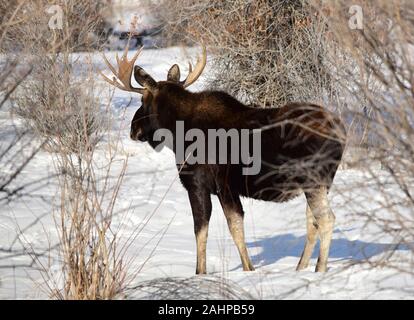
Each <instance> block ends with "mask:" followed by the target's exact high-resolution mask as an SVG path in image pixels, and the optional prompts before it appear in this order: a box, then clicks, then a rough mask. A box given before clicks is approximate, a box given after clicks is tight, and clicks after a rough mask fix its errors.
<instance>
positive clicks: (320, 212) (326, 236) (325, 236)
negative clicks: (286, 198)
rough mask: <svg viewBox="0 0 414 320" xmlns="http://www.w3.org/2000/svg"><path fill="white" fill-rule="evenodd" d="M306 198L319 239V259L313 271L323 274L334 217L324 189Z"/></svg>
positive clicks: (325, 268) (309, 194) (311, 193)
mask: <svg viewBox="0 0 414 320" xmlns="http://www.w3.org/2000/svg"><path fill="white" fill-rule="evenodd" d="M306 198H307V200H308V204H309V206H310V208H311V211H312V213H313V216H314V218H315V220H316V225H317V230H318V235H319V238H320V251H319V258H318V262H317V264H316V269H315V271H316V272H325V271H326V270H327V264H328V256H329V247H330V245H331V240H332V232H333V227H334V223H335V215H334V213H333V212H332V210H331V207H330V205H329V201H328V192H327V188H326V187H321V188H319V189H318V190H315V191H312V192H309V193H307V194H306Z"/></svg>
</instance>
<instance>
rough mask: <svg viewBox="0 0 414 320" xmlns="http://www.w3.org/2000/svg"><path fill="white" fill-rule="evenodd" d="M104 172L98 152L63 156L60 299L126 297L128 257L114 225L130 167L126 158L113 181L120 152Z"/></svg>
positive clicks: (59, 221)
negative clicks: (126, 257)
mask: <svg viewBox="0 0 414 320" xmlns="http://www.w3.org/2000/svg"><path fill="white" fill-rule="evenodd" d="M110 148H111V147H110V146H108V149H107V150H106V152H108V153H109V154H110V157H109V161H108V162H107V163H105V164H103V165H104V170H103V171H102V170H97V167H96V164H95V163H94V162H95V161H96V160H95V158H94V152H93V150H92V151H91V150H89V153H87V154H85V155H84V156H83V157H82V158H80V157H76V158H75V159H74V158H73V157H74V156H73V155H71V154H59V155H58V156H57V157H56V165H57V167H58V169H59V170H61V171H62V174H61V175H60V176H59V186H60V205H59V206H58V208H59V209H58V211H57V212H56V215H55V219H56V220H55V221H56V226H57V227H58V230H59V234H60V242H61V254H62V259H63V265H62V271H63V275H62V278H63V282H64V286H63V289H60V290H59V288H58V289H57V290H54V291H53V294H54V296H55V297H57V298H61V299H76V300H84V299H93V300H95V299H113V298H116V297H117V296H118V295H119V294H121V293H122V291H123V289H124V281H125V277H126V266H125V265H124V260H123V253H122V250H120V248H118V246H119V241H118V239H117V229H116V228H114V227H112V217H113V214H114V207H115V203H116V199H117V196H118V192H119V188H120V186H121V183H122V179H123V177H124V174H125V169H126V159H123V160H121V167H120V169H119V168H118V170H120V171H119V173H118V174H117V178H116V179H115V180H112V179H113V177H112V171H113V170H112V169H113V166H114V163H116V161H115V156H116V150H111V149H110Z"/></svg>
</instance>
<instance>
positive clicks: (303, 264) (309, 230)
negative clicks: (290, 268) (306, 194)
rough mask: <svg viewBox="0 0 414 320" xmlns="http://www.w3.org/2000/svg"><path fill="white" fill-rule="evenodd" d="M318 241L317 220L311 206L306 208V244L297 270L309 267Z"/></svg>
mask: <svg viewBox="0 0 414 320" xmlns="http://www.w3.org/2000/svg"><path fill="white" fill-rule="evenodd" d="M317 239H318V228H317V224H316V220H315V218H314V216H313V214H312V211H311V209H310V207H309V205H307V206H306V242H305V248H304V249H303V252H302V256H301V258H300V260H299V263H298V266H297V267H296V270H297V271H299V270H303V269H305V268H307V267H308V266H309V260H310V258H311V257H312V253H313V249H314V248H315V244H316V240H317Z"/></svg>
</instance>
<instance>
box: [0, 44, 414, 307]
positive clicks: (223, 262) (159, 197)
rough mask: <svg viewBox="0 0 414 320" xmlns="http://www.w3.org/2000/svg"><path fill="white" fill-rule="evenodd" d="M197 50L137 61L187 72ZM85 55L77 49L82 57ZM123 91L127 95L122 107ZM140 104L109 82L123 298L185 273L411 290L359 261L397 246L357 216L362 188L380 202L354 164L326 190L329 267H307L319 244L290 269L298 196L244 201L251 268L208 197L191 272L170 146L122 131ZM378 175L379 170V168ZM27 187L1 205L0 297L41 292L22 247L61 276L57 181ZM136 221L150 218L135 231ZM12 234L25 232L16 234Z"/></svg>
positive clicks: (97, 60)
mask: <svg viewBox="0 0 414 320" xmlns="http://www.w3.org/2000/svg"><path fill="white" fill-rule="evenodd" d="M198 51H199V49H198V48H192V49H182V48H168V49H162V50H144V51H143V54H142V56H141V57H140V58H139V64H140V65H141V66H142V67H143V68H144V69H145V70H146V71H147V72H149V73H150V74H151V75H153V76H154V78H155V79H156V80H163V79H165V78H166V74H167V71H168V68H169V66H171V65H172V64H173V63H177V62H179V63H180V67H181V68H182V71H186V70H187V68H186V66H187V60H188V57H194V55H195V54H196V53H197V52H198ZM130 54H131V55H132V54H133V53H132V52H131V53H130ZM106 55H107V56H108V57H109V58H110V60H111V61H114V60H115V59H114V56H115V53H114V52H109V53H106ZM86 56H88V55H87V54H79V57H80V58H85V57H86ZM91 58H92V62H93V64H94V65H95V66H96V67H97V68H100V69H104V66H103V64H102V59H101V57H100V55H98V54H96V55H92V57H91ZM209 67H211V66H209ZM182 73H185V72H182ZM207 73H208V70H207ZM204 80H205V78H201V80H200V81H199V82H198V84H197V85H194V87H192V88H191V90H201V89H203V87H204V84H203V83H204ZM100 85H101V88H102V92H101V94H100V97H101V98H102V104H103V105H105V101H106V100H107V97H108V96H109V93H110V90H109V88H108V86H107V85H106V84H105V83H104V82H103V81H101V82H100ZM130 99H132V103H131V105H130V107H128V108H127V109H126V110H125V109H124V107H125V106H126V105H127V104H128V103H129V101H130ZM139 104H140V97H138V96H136V95H133V94H130V93H125V92H122V91H120V90H116V91H115V95H114V98H113V101H112V105H111V111H112V114H113V117H114V125H113V134H114V135H116V134H117V132H118V130H120V132H121V142H122V144H121V150H120V156H126V155H128V156H129V160H128V168H127V172H126V176H125V179H124V181H123V184H122V187H121V190H120V194H119V198H118V202H117V205H116V212H117V214H116V215H115V216H114V225H116V226H117V227H118V228H119V230H120V239H121V240H126V239H128V238H129V237H131V236H136V238H135V239H134V241H133V242H132V243H131V246H130V247H129V250H128V259H129V269H128V270H129V271H130V272H131V274H135V273H136V271H137V270H140V271H139V273H137V274H136V275H135V276H134V278H133V279H132V281H131V283H130V285H129V287H130V290H128V293H127V297H128V298H154V296H150V295H149V293H148V292H149V291H148V290H139V289H134V288H136V286H139V285H140V284H145V283H147V284H148V283H149V282H148V281H152V280H160V281H165V279H177V281H178V280H179V279H184V280H185V281H187V282H185V281H184V282H185V283H188V281H193V280H194V281H196V283H198V282H197V281H199V282H200V284H197V285H196V287H197V286H199V287H202V286H203V283H204V282H206V281H208V280H212V281H213V280H214V281H218V280H217V279H221V280H220V281H221V283H228V284H229V285H230V286H233V288H235V290H236V291H237V290H238V291H239V292H242V293H240V295H239V297H251V298H257V299H279V298H289V299H367V298H370V299H412V298H414V278H413V276H412V275H407V274H404V273H401V272H397V271H395V270H393V269H390V268H387V267H369V265H368V264H364V263H362V262H363V261H364V260H365V259H366V258H368V259H369V260H370V261H371V260H375V259H378V258H379V257H381V256H382V255H383V254H386V253H387V252H388V251H389V250H391V249H392V248H393V247H395V245H394V244H395V242H394V241H395V239H393V238H392V237H390V236H387V235H383V234H379V230H378V227H377V226H376V225H374V224H373V225H369V224H368V225H366V220H365V219H364V218H363V217H360V216H357V215H355V212H356V211H364V210H373V209H374V207H375V206H376V205H377V204H378V203H377V202H376V201H371V202H366V199H367V194H370V195H373V196H374V199H375V197H376V198H377V199H378V200H381V194H379V192H378V190H376V189H375V188H372V189H369V190H367V189H362V188H363V186H364V184H363V182H365V181H366V176H365V174H364V173H363V172H361V171H358V170H344V171H339V172H338V174H337V177H336V179H335V183H334V187H333V189H332V191H331V193H330V200H331V202H332V206H333V210H334V212H335V214H336V217H337V220H336V226H335V232H334V235H333V240H332V246H331V252H330V259H329V265H328V266H329V270H328V272H327V273H325V274H320V273H314V267H315V265H316V259H317V249H318V248H316V250H315V252H314V255H313V257H312V260H311V266H310V267H309V268H308V269H307V270H304V271H301V272H296V271H295V267H296V264H297V262H298V261H299V258H300V254H301V252H302V248H303V245H304V241H305V236H306V228H305V199H304V197H303V196H300V197H298V198H296V199H294V200H292V201H290V202H287V203H282V204H277V203H270V202H261V201H256V200H252V199H243V201H242V202H243V206H244V210H245V213H246V218H245V226H246V242H247V246H248V249H249V253H250V255H251V258H252V260H253V264H254V265H255V267H256V271H254V272H243V271H242V268H241V263H240V259H239V256H238V253H237V250H236V247H235V245H234V244H233V241H232V239H231V236H230V234H229V232H228V230H227V225H226V221H225V219H224V215H223V213H222V211H221V208H220V204H219V202H218V200H217V198H216V197H213V213H212V219H211V222H210V230H209V238H208V248H207V270H208V274H209V275H208V276H203V277H194V272H195V262H196V254H195V238H194V234H193V219H192V215H191V209H190V205H189V201H188V198H187V193H186V191H185V189H184V188H183V187H182V186H181V184H180V182H179V180H178V177H177V170H176V167H175V163H174V157H173V154H172V152H171V151H169V150H163V151H162V152H160V153H156V152H155V151H154V150H152V149H151V148H150V147H149V145H147V144H145V143H136V142H134V141H131V140H130V139H129V122H130V120H131V119H132V116H133V114H134V112H135V111H136V109H137V108H138V106H139ZM1 118H2V124H1V131H3V130H4V128H5V127H6V124H7V123H11V122H12V121H16V120H15V119H14V120H13V119H12V118H11V117H7V115H6V114H2V117H1ZM100 148H101V149H100V150H98V152H97V155H98V157H101V160H103V159H104V158H105V154H104V147H103V146H101V147H100ZM97 160H98V161H99V160H100V159H97ZM2 170H3V168H2ZM53 172H54V168H53V164H52V156H51V155H50V154H48V153H47V152H44V151H42V152H40V153H39V154H38V155H37V156H36V157H35V158H34V159H33V161H32V162H31V163H30V165H29V166H28V167H27V168H25V170H24V172H23V173H22V175H21V176H20V177H19V181H34V180H38V179H41V178H44V177H50V176H52V174H53ZM378 175H379V176H380V177H382V176H383V177H384V179H385V178H386V177H385V173H383V172H381V170H378ZM390 188H391V189H390V192H394V189H393V187H392V186H391V187H390ZM29 191H30V192H29V195H27V196H24V197H23V198H21V199H19V200H18V201H14V202H11V203H10V204H8V205H6V206H2V207H0V298H7V299H14V298H29V299H33V298H47V297H48V293H47V291H45V290H44V279H43V278H42V272H41V271H39V268H40V267H39V265H37V264H36V263H35V264H31V261H32V259H31V257H30V255H29V254H28V252H33V251H34V252H36V253H37V254H38V255H41V256H40V260H41V261H43V262H44V264H43V266H42V267H41V268H40V269H42V268H44V269H47V271H48V273H49V274H50V275H51V277H52V278H53V279H54V280H50V279H48V280H47V281H49V282H48V283H49V284H50V283H51V281H52V282H53V281H56V282H59V281H60V280H59V274H60V258H59V256H58V254H57V253H56V251H55V250H53V249H52V250H51V252H50V253H49V252H48V248H50V247H52V248H53V246H54V245H55V244H56V243H57V231H56V228H55V225H54V221H53V204H54V203H57V202H56V201H57V200H58V199H56V197H57V195H58V193H57V183H56V181H55V180H54V179H53V178H51V177H50V178H48V179H47V180H46V182H45V183H43V184H42V185H41V187H38V188H36V189H33V188H32V189H29ZM150 216H151V218H149V217H150ZM142 223H147V224H146V226H145V227H144V228H143V229H142V231H141V232H139V234H137V230H138V229H140V228H141V226H142ZM19 233H22V235H21V236H19V237H18V236H17V234H19ZM42 254H43V256H42ZM411 255H412V252H411V251H410V250H409V248H407V247H404V246H399V247H398V248H397V249H396V252H395V254H394V256H393V257H392V259H396V260H397V261H398V259H401V261H405V260H409V259H410V257H411ZM401 263H404V262H401ZM178 282H179V281H178ZM188 290H190V288H188ZM188 290H187V291H188ZM214 290H215V291H214ZM214 290H212V291H210V293H207V296H208V294H210V296H209V297H212V298H213V297H215V298H217V297H220V292H219V290H218V289H217V287H215V289H214ZM184 291H185V290H184ZM192 294H195V296H194V295H193V296H192V297H193V298H197V297H205V296H203V295H202V294H201V291H200V290H194V292H192ZM184 296H185V295H184ZM155 297H157V296H155ZM159 297H162V296H159ZM164 298H166V297H165V296H164Z"/></svg>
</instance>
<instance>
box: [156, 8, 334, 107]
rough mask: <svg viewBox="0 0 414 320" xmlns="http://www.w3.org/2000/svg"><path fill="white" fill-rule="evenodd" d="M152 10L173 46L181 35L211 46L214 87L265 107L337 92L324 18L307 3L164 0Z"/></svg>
mask: <svg viewBox="0 0 414 320" xmlns="http://www.w3.org/2000/svg"><path fill="white" fill-rule="evenodd" d="M163 8H165V9H164V10H163ZM154 11H156V13H159V15H160V19H161V20H162V21H164V23H165V25H166V32H165V33H166V34H168V35H171V37H172V39H173V41H174V44H175V45H176V44H177V38H178V37H179V36H180V35H181V37H182V38H183V37H185V36H188V37H189V38H190V39H191V40H193V41H194V40H195V41H198V42H200V41H202V42H204V43H206V45H208V46H209V50H210V52H212V53H214V55H215V56H214V61H213V62H212V63H210V64H211V65H214V72H215V74H214V77H213V78H212V79H211V81H210V86H211V87H213V88H220V89H224V90H226V91H227V92H229V93H230V94H232V95H235V96H237V97H238V98H240V99H242V100H244V101H245V102H247V103H249V104H254V105H258V106H262V107H264V106H273V107H278V106H282V105H284V104H286V103H287V102H292V101H296V102H297V101H314V102H320V101H322V100H323V99H324V97H325V96H326V95H327V94H328V95H331V94H333V93H334V92H333V91H334V90H333V89H332V88H331V86H332V84H331V80H330V75H329V74H330V73H329V70H328V69H327V68H328V67H327V66H326V65H325V63H324V57H325V55H326V51H327V50H328V45H327V42H326V39H325V34H326V31H327V30H326V25H325V21H324V19H323V17H322V16H321V15H319V14H318V12H317V11H315V10H314V9H313V7H312V6H311V5H310V4H309V3H308V2H307V1H302V0H289V1H285V0H283V1H273V0H272V1H270V0H261V1H246V0H237V1H206V0H187V1H161V4H160V6H159V7H156V10H154ZM184 35H185V36H184Z"/></svg>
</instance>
